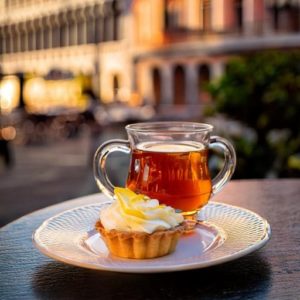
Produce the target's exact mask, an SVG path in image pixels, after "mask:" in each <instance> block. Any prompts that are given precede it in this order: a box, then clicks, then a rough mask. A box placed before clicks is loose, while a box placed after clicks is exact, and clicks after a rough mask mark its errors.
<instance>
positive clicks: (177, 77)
mask: <svg viewBox="0 0 300 300" xmlns="http://www.w3.org/2000/svg"><path fill="white" fill-rule="evenodd" d="M185 87H186V82H185V72H184V68H183V66H181V65H177V66H175V68H174V73H173V97H174V104H176V105H183V104H184V103H185V100H184V98H185Z"/></svg>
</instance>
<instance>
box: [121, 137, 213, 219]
mask: <svg viewBox="0 0 300 300" xmlns="http://www.w3.org/2000/svg"><path fill="white" fill-rule="evenodd" d="M207 160H208V150H207V149H206V148H205V146H204V145H203V144H201V143H198V142H192V141H187V142H161V143H158V142H146V143H140V144H138V145H137V146H136V149H133V150H132V157H131V163H130V170H129V174H128V178H127V184H126V186H127V187H128V188H130V189H131V190H133V191H135V192H137V193H143V194H145V195H147V196H149V197H151V198H154V199H158V200H159V201H160V202H161V203H164V204H167V205H170V206H172V207H174V208H176V209H180V210H182V211H183V212H185V213H187V214H193V213H195V211H196V210H197V209H199V208H200V207H202V206H204V205H205V204H206V203H207V202H208V200H209V198H210V195H211V191H212V183H211V179H210V175H209V170H208V163H207Z"/></svg>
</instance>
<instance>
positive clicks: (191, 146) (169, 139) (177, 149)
mask: <svg viewBox="0 0 300 300" xmlns="http://www.w3.org/2000/svg"><path fill="white" fill-rule="evenodd" d="M125 128H126V131H127V134H128V140H109V141H107V142H106V143H104V144H102V145H101V146H100V147H99V148H98V149H97V151H96V153H95V157H94V176H95V179H96V182H97V184H98V186H99V188H100V189H101V190H102V191H103V193H105V194H106V195H108V196H110V197H113V192H114V186H113V184H112V183H111V182H110V180H109V178H108V176H107V173H106V169H105V165H106V159H107V157H108V155H109V154H110V153H112V152H115V151H120V152H124V153H127V154H129V153H130V155H131V157H130V166H129V171H128V176H127V181H126V187H128V188H129V189H131V190H133V191H134V192H136V193H141V194H144V195H147V196H149V197H150V198H152V199H158V200H159V202H160V203H163V204H166V205H169V206H172V207H173V208H175V209H176V210H178V211H180V212H181V213H182V214H183V216H184V217H185V219H187V220H190V221H191V222H196V218H197V216H196V215H197V211H198V210H199V209H200V208H201V207H203V206H204V205H206V204H207V203H208V201H209V199H210V198H211V197H212V196H213V195H215V194H216V193H218V192H219V191H220V190H221V189H222V188H223V186H224V184H225V183H227V182H228V181H229V179H230V178H231V176H232V174H233V172H234V169H235V166H236V154H235V151H234V148H233V146H232V145H231V144H230V143H229V142H228V141H227V140H226V139H224V138H221V137H219V136H211V132H212V130H213V126H212V125H209V124H203V123H193V122H152V123H151V122H149V123H136V124H131V125H127V126H126V127H125ZM212 148H215V149H217V148H219V149H221V150H222V151H223V153H224V159H225V163H224V166H223V168H222V169H221V170H220V172H219V173H218V174H217V176H216V177H215V178H213V179H211V176H210V172H209V168H208V150H209V149H212Z"/></svg>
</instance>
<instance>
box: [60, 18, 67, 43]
mask: <svg viewBox="0 0 300 300" xmlns="http://www.w3.org/2000/svg"><path fill="white" fill-rule="evenodd" d="M59 24H60V47H65V46H68V45H69V26H68V22H67V20H66V15H65V13H61V14H60V15H59Z"/></svg>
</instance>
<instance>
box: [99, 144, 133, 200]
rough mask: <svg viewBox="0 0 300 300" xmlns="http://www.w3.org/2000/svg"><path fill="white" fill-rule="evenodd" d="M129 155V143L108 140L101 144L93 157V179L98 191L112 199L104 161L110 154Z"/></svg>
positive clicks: (111, 186)
mask: <svg viewBox="0 0 300 300" xmlns="http://www.w3.org/2000/svg"><path fill="white" fill-rule="evenodd" d="M116 151H119V152H123V153H126V154H129V153H130V147H129V141H126V140H110V141H108V142H106V143H104V144H102V145H101V146H100V147H99V148H98V149H97V151H96V153H95V156H94V177H95V180H96V182H97V185H98V187H99V189H100V190H101V191H102V192H103V193H104V194H105V195H107V196H109V197H113V195H114V185H113V184H112V183H111V182H110V180H109V178H108V176H107V172H106V168H105V167H106V159H107V157H108V155H109V154H110V153H112V152H116Z"/></svg>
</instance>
